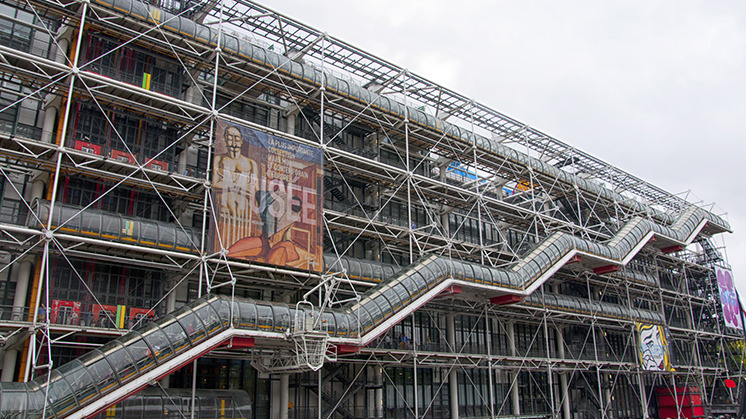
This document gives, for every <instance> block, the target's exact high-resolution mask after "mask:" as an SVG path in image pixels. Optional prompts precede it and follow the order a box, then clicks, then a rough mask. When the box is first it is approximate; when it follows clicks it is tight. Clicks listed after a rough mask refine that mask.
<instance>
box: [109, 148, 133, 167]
mask: <svg viewBox="0 0 746 419" xmlns="http://www.w3.org/2000/svg"><path fill="white" fill-rule="evenodd" d="M111 158H112V159H114V160H117V161H121V162H124V163H129V164H135V156H133V155H132V154H131V153H127V152H126V151H122V150H111Z"/></svg>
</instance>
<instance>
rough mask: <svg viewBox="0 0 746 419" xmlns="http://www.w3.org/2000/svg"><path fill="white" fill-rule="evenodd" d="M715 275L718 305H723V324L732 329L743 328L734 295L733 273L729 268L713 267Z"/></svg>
mask: <svg viewBox="0 0 746 419" xmlns="http://www.w3.org/2000/svg"><path fill="white" fill-rule="evenodd" d="M715 275H716V276H717V280H718V290H719V291H720V305H721V306H722V307H723V317H724V320H725V326H726V327H730V328H733V329H738V330H743V328H742V325H741V312H740V310H739V306H738V297H737V296H736V287H735V285H733V275H732V274H731V271H730V269H726V268H722V267H720V266H716V267H715Z"/></svg>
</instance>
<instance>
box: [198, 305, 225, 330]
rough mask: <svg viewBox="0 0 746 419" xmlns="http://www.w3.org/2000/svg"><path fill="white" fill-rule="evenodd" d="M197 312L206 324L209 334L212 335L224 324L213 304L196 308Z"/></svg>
mask: <svg viewBox="0 0 746 419" xmlns="http://www.w3.org/2000/svg"><path fill="white" fill-rule="evenodd" d="M195 313H196V314H197V315H198V316H199V318H200V319H201V320H202V322H203V323H204V324H205V327H206V328H207V334H208V335H212V334H213V333H214V332H215V331H216V330H219V329H220V328H221V327H222V326H223V322H222V321H221V319H220V316H218V313H216V312H215V310H213V308H212V305H211V304H205V305H203V306H202V307H200V308H198V309H196V310H195Z"/></svg>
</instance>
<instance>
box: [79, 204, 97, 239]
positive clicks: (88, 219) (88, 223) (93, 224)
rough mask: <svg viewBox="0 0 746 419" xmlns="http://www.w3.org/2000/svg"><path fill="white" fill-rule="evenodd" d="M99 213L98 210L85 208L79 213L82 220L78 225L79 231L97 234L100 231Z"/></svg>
mask: <svg viewBox="0 0 746 419" xmlns="http://www.w3.org/2000/svg"><path fill="white" fill-rule="evenodd" d="M101 215H102V214H101V213H100V212H98V211H92V210H86V211H84V212H83V213H82V214H81V219H82V220H83V221H82V223H81V225H80V227H81V230H80V232H81V233H86V234H90V235H94V236H98V235H99V233H100V232H101Z"/></svg>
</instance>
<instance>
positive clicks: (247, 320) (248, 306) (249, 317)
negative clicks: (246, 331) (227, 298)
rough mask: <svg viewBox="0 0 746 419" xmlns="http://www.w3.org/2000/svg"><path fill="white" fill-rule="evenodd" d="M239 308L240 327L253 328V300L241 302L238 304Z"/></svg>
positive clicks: (254, 307)
mask: <svg viewBox="0 0 746 419" xmlns="http://www.w3.org/2000/svg"><path fill="white" fill-rule="evenodd" d="M239 310H241V321H240V322H239V325H240V327H244V328H251V329H255V328H256V304H255V303H253V302H241V303H240V304H239Z"/></svg>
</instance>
